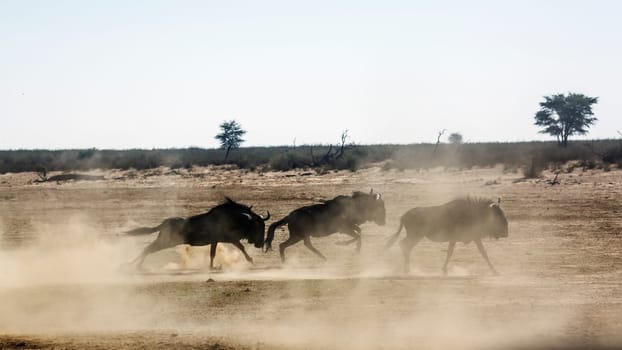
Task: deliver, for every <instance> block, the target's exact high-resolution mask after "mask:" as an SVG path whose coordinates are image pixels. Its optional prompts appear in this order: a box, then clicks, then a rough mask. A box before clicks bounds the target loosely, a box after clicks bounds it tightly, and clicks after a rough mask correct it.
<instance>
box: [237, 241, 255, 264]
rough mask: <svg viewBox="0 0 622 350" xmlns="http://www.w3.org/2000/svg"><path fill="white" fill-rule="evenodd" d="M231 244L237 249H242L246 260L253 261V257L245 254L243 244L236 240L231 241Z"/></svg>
mask: <svg viewBox="0 0 622 350" xmlns="http://www.w3.org/2000/svg"><path fill="white" fill-rule="evenodd" d="M233 245H234V246H236V247H237V248H238V249H239V250H241V251H242V254H244V257H245V258H246V261H248V262H249V263H251V264H252V263H253V258H251V257H250V256H248V254H246V250H244V246H243V245H242V243H240V242H239V241H238V242H233Z"/></svg>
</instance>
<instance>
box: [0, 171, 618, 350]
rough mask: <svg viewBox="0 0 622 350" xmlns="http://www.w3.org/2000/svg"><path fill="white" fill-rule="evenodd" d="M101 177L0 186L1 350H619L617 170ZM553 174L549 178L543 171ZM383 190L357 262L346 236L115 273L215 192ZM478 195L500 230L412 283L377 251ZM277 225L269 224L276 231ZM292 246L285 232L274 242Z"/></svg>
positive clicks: (261, 206) (193, 254) (324, 194)
mask: <svg viewBox="0 0 622 350" xmlns="http://www.w3.org/2000/svg"><path fill="white" fill-rule="evenodd" d="M93 174H95V175H105V176H106V180H102V181H84V182H80V181H79V182H66V183H53V182H52V183H33V182H32V180H34V179H36V178H37V177H36V174H7V175H1V176H0V348H9V349H12V348H16V349H24V348H35V349H38V348H45V349H51V348H55V349H84V348H96V349H107V348H114V349H123V348H132V349H134V348H145V349H147V348H148V349H169V348H187V349H245V348H248V349H272V348H281V349H330V348H332V349H382V348H386V349H399V348H404V349H412V348H423V349H447V348H463V349H464V348H467V349H469V348H474V349H481V348H489V349H499V348H584V347H587V346H590V347H598V348H619V347H622V254H621V253H622V171H620V170H613V171H609V172H602V171H592V170H586V171H582V170H580V169H576V170H575V171H574V172H572V173H570V174H566V173H562V174H561V175H560V177H559V180H561V184H560V185H555V186H551V185H550V184H548V183H547V182H546V181H544V180H527V181H518V182H517V180H518V179H519V178H520V175H519V174H516V173H504V172H503V171H502V170H501V168H491V169H473V170H467V171H457V170H440V169H439V170H431V171H421V172H419V171H403V172H398V171H381V170H380V168H370V169H364V170H361V171H359V172H356V173H350V172H334V173H329V174H325V175H316V174H311V175H308V176H301V175H300V172H289V173H264V174H260V173H248V172H244V171H239V170H224V169H216V168H198V169H193V170H192V171H187V170H182V171H178V172H170V171H169V170H167V169H159V170H155V171H154V170H152V171H145V172H134V171H130V172H106V173H104V172H93ZM545 175H547V176H548V177H549V178H551V177H552V176H551V175H550V174H545ZM370 188H373V189H374V191H377V192H380V193H382V196H383V199H384V200H385V203H386V208H387V225H386V226H377V225H375V224H373V223H368V224H365V225H363V227H362V228H363V249H362V252H361V253H360V254H356V253H355V252H354V246H345V247H344V246H339V245H336V244H335V243H336V242H340V241H344V240H346V239H347V238H348V237H347V236H345V235H339V234H336V235H333V236H330V237H327V238H322V239H315V240H314V241H313V242H314V245H315V246H316V247H317V248H318V249H319V250H320V251H322V252H323V253H324V254H325V255H326V256H327V257H328V262H322V261H320V260H319V259H318V258H317V257H316V256H315V255H314V254H313V253H311V252H310V251H308V250H307V249H306V248H305V247H304V245H302V244H298V245H295V246H293V247H291V248H289V249H288V250H287V257H288V261H287V262H286V264H284V265H281V263H280V261H279V259H278V252H276V251H275V252H270V253H267V254H264V253H263V252H261V251H260V250H258V249H255V248H253V247H251V246H249V245H247V250H248V251H249V254H250V255H251V256H253V257H254V258H255V264H254V265H253V266H250V265H249V264H247V263H246V262H245V261H244V259H242V258H241V255H240V254H239V253H238V252H237V251H235V250H234V248H232V247H229V246H227V245H221V247H222V249H219V252H218V256H217V264H218V265H221V266H222V270H220V271H215V272H210V271H208V270H207V269H206V265H205V264H206V260H205V249H204V248H203V249H191V250H189V251H188V250H186V249H185V248H184V247H181V248H177V249H170V250H166V251H162V252H160V253H157V254H154V255H152V256H150V257H148V258H147V260H146V264H145V265H146V268H147V271H146V272H142V273H138V272H136V271H134V270H132V269H128V268H127V267H124V266H123V263H124V262H127V261H129V260H131V259H132V258H134V257H135V256H136V255H137V254H138V253H139V252H140V250H141V249H142V248H143V247H144V245H145V244H146V243H147V242H150V241H152V240H153V239H154V238H155V235H148V236H141V237H125V236H123V235H121V234H120V233H121V232H122V231H124V230H127V229H130V228H134V227H137V226H154V225H156V224H158V223H159V222H160V221H161V220H162V219H164V218H166V217H170V216H188V215H192V214H197V213H200V212H204V211H206V210H208V209H209V208H211V207H212V206H214V205H216V204H217V203H218V202H219V201H221V200H222V198H223V196H224V195H227V196H230V197H232V198H234V199H236V200H238V201H240V202H243V203H246V204H252V205H254V207H253V208H254V209H256V210H257V211H258V212H259V213H265V210H270V212H271V213H272V215H273V218H274V220H276V219H278V218H281V217H283V216H284V215H286V214H287V213H288V212H290V211H291V210H293V209H295V208H297V207H299V206H302V205H307V204H311V203H316V202H318V201H319V200H321V199H327V198H332V197H333V196H336V195H338V194H347V193H349V192H351V191H353V190H364V191H369V189H370ZM465 195H471V196H481V197H485V198H490V199H496V198H497V197H501V201H502V202H501V205H502V207H503V208H504V210H505V213H506V215H507V217H508V220H509V225H510V235H509V238H508V239H504V240H498V241H494V240H488V241H485V242H484V244H485V246H486V248H487V250H488V254H489V255H490V257H491V260H492V262H493V264H494V265H495V266H496V268H497V270H499V272H500V273H501V275H500V276H493V275H492V274H491V273H490V271H489V270H488V267H487V266H486V264H485V263H484V261H483V260H482V259H481V257H480V256H479V254H478V252H477V249H476V247H475V246H474V245H473V244H470V245H463V244H459V245H458V246H457V248H456V252H455V253H454V258H453V260H452V262H451V263H450V271H449V274H448V276H443V275H442V274H441V270H440V268H441V265H442V263H443V260H444V257H445V252H446V249H447V246H446V245H445V244H443V245H441V244H438V243H432V242H429V241H423V242H422V243H420V244H419V245H418V246H416V247H415V249H414V250H413V258H412V266H411V273H410V274H407V275H406V274H403V273H402V272H401V263H402V258H401V255H400V252H399V248H398V247H397V245H396V246H394V247H393V248H391V249H389V250H386V249H384V247H383V245H384V243H385V241H386V240H387V238H388V236H390V235H391V234H392V233H394V232H395V230H396V229H397V227H398V223H399V217H400V216H401V215H402V214H403V213H404V212H405V211H406V210H407V209H409V208H411V207H414V206H425V205H436V204H441V203H443V202H446V201H448V200H450V199H453V198H456V197H460V196H465ZM270 222H272V220H270ZM285 239H286V232H285V231H284V230H277V236H276V239H275V246H276V245H278V243H280V242H282V241H283V240H285Z"/></svg>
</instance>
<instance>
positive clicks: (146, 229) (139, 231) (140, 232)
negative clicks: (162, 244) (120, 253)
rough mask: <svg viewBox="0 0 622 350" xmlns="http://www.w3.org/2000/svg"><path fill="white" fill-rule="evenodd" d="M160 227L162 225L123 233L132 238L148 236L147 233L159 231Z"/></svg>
mask: <svg viewBox="0 0 622 350" xmlns="http://www.w3.org/2000/svg"><path fill="white" fill-rule="evenodd" d="M161 226H162V225H158V226H155V227H139V228H135V229H133V230H129V231H125V232H124V233H125V234H128V235H132V236H138V235H146V234H149V233H153V232H156V231H160V227H161Z"/></svg>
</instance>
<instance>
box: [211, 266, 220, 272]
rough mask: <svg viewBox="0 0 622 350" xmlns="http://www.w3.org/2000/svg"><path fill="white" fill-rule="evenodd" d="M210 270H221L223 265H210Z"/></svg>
mask: <svg viewBox="0 0 622 350" xmlns="http://www.w3.org/2000/svg"><path fill="white" fill-rule="evenodd" d="M209 269H210V271H221V270H222V266H210V268H209Z"/></svg>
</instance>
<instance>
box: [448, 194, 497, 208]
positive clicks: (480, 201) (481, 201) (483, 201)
mask: <svg viewBox="0 0 622 350" xmlns="http://www.w3.org/2000/svg"><path fill="white" fill-rule="evenodd" d="M456 201H457V202H461V203H464V204H465V205H470V206H476V207H487V206H489V205H491V204H492V203H494V202H493V201H491V200H490V199H487V198H483V197H470V196H467V197H464V198H459V199H456Z"/></svg>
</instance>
